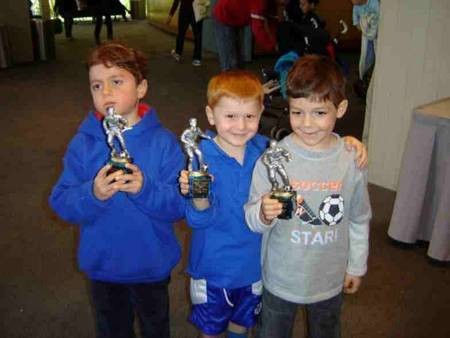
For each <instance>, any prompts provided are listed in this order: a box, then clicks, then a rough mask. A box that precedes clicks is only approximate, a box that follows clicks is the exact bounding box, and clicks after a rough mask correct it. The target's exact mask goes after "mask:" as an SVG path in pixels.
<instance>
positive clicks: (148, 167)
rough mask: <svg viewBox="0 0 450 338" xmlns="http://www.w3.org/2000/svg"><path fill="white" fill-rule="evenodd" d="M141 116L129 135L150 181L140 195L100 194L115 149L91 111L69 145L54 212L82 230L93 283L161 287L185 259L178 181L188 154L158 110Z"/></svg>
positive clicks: (85, 266) (82, 258)
mask: <svg viewBox="0 0 450 338" xmlns="http://www.w3.org/2000/svg"><path fill="white" fill-rule="evenodd" d="M140 112H141V113H143V115H142V119H141V120H140V121H139V122H138V123H137V124H136V125H134V126H133V127H132V128H131V129H130V130H127V131H125V132H124V134H123V135H124V138H125V144H126V146H127V149H128V151H129V153H130V154H131V156H132V158H133V162H134V164H136V165H137V166H138V167H139V168H140V169H141V171H142V173H143V176H144V181H143V186H142V189H141V191H140V192H139V193H137V194H131V193H125V192H117V193H116V194H115V195H113V196H112V197H111V198H110V199H108V200H105V201H100V200H98V199H97V198H96V197H95V196H94V194H93V183H94V178H95V176H96V175H97V173H98V171H99V170H100V169H101V168H102V167H103V166H104V165H105V164H106V163H107V161H108V159H109V154H110V149H109V148H108V145H107V142H106V135H105V132H104V130H103V127H102V123H101V120H100V119H99V118H97V117H96V114H95V113H89V115H88V117H87V118H86V119H85V120H84V122H83V123H82V124H81V126H80V128H79V130H78V133H77V134H76V135H75V137H74V138H73V139H72V141H71V142H70V144H69V146H68V149H67V152H66V154H65V156H64V170H63V172H62V174H61V176H60V178H59V180H58V182H57V183H56V185H55V187H54V188H53V191H52V193H51V195H50V205H51V207H52V208H53V209H54V210H55V212H56V213H57V214H58V215H59V216H60V217H61V218H62V219H64V220H65V221H67V222H70V223H75V224H79V225H80V243H79V248H78V263H79V267H80V269H81V270H82V271H84V272H85V273H86V274H87V275H88V277H89V278H90V279H94V280H101V281H107V282H116V283H140V282H153V281H160V280H163V279H165V278H167V277H168V276H169V275H170V272H171V270H172V268H173V267H174V266H175V265H176V264H177V263H178V261H179V259H180V255H181V250H180V246H179V244H178V241H177V239H176V237H175V233H174V229H173V222H175V221H177V220H179V219H181V218H182V217H183V216H184V208H185V202H184V199H183V197H182V196H181V195H180V194H179V188H178V180H177V179H178V175H179V172H180V170H181V169H182V168H183V165H184V156H183V154H182V152H181V149H180V146H179V144H178V141H177V139H176V138H175V136H174V135H173V134H172V133H171V132H169V131H168V130H167V129H165V128H164V127H162V125H161V123H160V122H159V120H158V117H157V116H156V112H155V111H154V110H153V109H150V108H149V107H148V106H145V105H141V106H140Z"/></svg>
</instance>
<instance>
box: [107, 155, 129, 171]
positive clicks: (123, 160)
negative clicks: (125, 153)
mask: <svg viewBox="0 0 450 338" xmlns="http://www.w3.org/2000/svg"><path fill="white" fill-rule="evenodd" d="M127 163H133V160H132V159H131V158H130V157H115V156H112V157H111V158H110V159H109V162H108V164H110V165H111V168H109V170H108V171H107V173H106V175H109V174H112V173H114V172H116V171H118V170H122V171H123V173H124V174H131V173H133V171H132V170H131V169H128V168H127V167H126V164H127Z"/></svg>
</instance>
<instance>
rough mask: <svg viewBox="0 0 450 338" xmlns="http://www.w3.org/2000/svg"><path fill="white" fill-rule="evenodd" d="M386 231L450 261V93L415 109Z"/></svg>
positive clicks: (399, 239) (396, 237)
mask: <svg viewBox="0 0 450 338" xmlns="http://www.w3.org/2000/svg"><path fill="white" fill-rule="evenodd" d="M388 234H389V236H390V237H391V238H393V239H395V240H397V241H400V242H404V243H415V242H416V241H417V240H424V241H429V247H428V256H430V257H431V258H433V259H436V260H440V261H450V98H445V99H442V100H439V101H436V102H433V103H430V104H426V105H423V106H420V107H418V108H416V109H414V111H413V116H412V120H411V126H410V130H409V134H408V139H407V141H406V147H405V151H404V153H403V159H402V165H401V169H400V175H399V185H398V190H397V196H396V199H395V204H394V210H393V214H392V217H391V222H390V225H389V230H388Z"/></svg>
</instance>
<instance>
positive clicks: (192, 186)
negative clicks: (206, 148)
mask: <svg viewBox="0 0 450 338" xmlns="http://www.w3.org/2000/svg"><path fill="white" fill-rule="evenodd" d="M199 138H206V139H211V137H209V136H208V135H206V134H204V133H203V132H202V131H201V129H200V128H199V127H198V126H197V119H196V118H190V119H189V128H187V129H185V130H184V131H183V133H182V134H181V142H182V143H183V148H184V151H185V152H186V154H187V156H188V168H187V169H188V172H189V193H190V196H191V197H192V198H207V197H208V196H209V190H210V184H211V176H210V175H209V174H208V166H207V165H206V163H205V162H204V161H203V155H202V152H201V151H200V149H199V148H198V139H199ZM195 156H196V157H197V162H198V170H194V169H193V168H194V160H195V159H194V157H195Z"/></svg>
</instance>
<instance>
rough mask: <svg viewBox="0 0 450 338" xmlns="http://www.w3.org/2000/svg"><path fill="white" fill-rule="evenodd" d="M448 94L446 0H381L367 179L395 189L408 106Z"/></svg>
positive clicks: (449, 15) (449, 17)
mask: <svg viewBox="0 0 450 338" xmlns="http://www.w3.org/2000/svg"><path fill="white" fill-rule="evenodd" d="M448 96H450V1H449V0H387V1H385V0H382V1H381V18H380V25H379V38H378V50H377V64H376V70H375V77H374V96H373V106H372V110H371V119H370V129H369V130H370V134H369V154H370V155H369V157H370V169H369V180H370V182H372V183H375V184H377V185H381V186H383V187H386V188H389V189H394V190H396V189H397V181H398V173H399V169H400V165H401V158H402V154H403V150H404V146H405V141H406V137H407V134H408V129H409V125H410V120H411V113H412V110H413V108H414V107H416V106H418V105H421V104H424V103H428V102H431V101H434V100H436V99H439V98H442V97H448Z"/></svg>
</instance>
